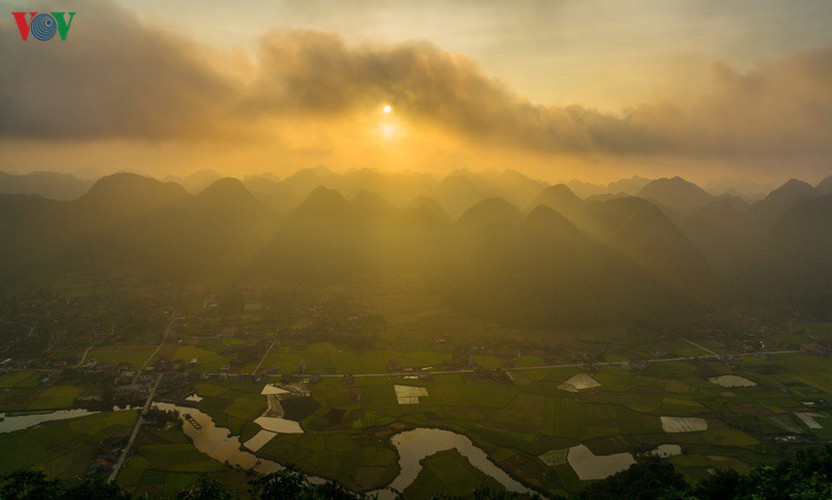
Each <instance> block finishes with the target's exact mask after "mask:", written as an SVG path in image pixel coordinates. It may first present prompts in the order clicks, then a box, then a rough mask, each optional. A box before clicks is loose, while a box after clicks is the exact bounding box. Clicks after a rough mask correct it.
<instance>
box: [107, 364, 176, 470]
mask: <svg viewBox="0 0 832 500" xmlns="http://www.w3.org/2000/svg"><path fill="white" fill-rule="evenodd" d="M164 375H165V374H164V372H163V373H160V374H159V376H158V377H156V383H155V384H153V388H152V389H151V390H150V394H148V395H147V400H145V402H144V406H143V407H142V411H141V412H140V413H139V418H137V419H136V425H135V426H133V432H132V434H130V439H129V440H128V441H127V445H126V446H125V447H124V449H123V450H122V451H121V456H120V457H118V462H116V464H115V465H114V466H113V471H112V472H111V473H110V476H109V477H107V482H108V483H112V482H113V481H115V480H116V478H117V477H118V473H119V471H121V468H122V467H123V466H124V462H126V461H127V455H128V454H129V453H130V449H131V448H132V447H133V442H134V441H136V436H138V435H139V430H140V429H141V427H142V424H143V423H144V418H143V417H144V415H145V414H146V413H147V410H148V409H149V408H150V404H151V403H153V397H154V396H156V389H158V388H159V383H160V382H161V381H162V377H163V376H164Z"/></svg>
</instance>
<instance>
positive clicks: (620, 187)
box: [607, 175, 651, 195]
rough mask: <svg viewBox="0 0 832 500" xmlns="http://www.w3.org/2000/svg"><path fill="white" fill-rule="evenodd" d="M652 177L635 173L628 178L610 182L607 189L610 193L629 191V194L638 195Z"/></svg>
mask: <svg viewBox="0 0 832 500" xmlns="http://www.w3.org/2000/svg"><path fill="white" fill-rule="evenodd" d="M650 182H651V179H647V178H644V177H640V176H638V175H634V176H632V177H630V178H627V179H620V180H617V181H615V182H610V183H609V184H608V185H607V191H609V192H610V193H627V194H629V195H636V194H638V192H639V191H641V190H642V189H643V188H644V186H646V185H647V184H649V183H650Z"/></svg>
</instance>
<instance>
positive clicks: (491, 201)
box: [456, 198, 523, 229]
mask: <svg viewBox="0 0 832 500" xmlns="http://www.w3.org/2000/svg"><path fill="white" fill-rule="evenodd" d="M522 218H523V214H522V213H521V212H520V209H519V208H517V207H515V206H514V205H512V204H511V203H509V202H507V201H506V200H504V199H502V198H486V199H484V200H482V201H481V202H479V203H477V204H476V205H474V206H472V207H471V208H469V209H468V210H466V211H465V213H464V214H462V215H461V216H460V217H459V219H458V220H457V221H456V224H457V226H458V227H460V228H464V229H478V228H481V227H483V226H488V225H492V224H503V223H511V224H514V223H517V222H519V221H520V219H522Z"/></svg>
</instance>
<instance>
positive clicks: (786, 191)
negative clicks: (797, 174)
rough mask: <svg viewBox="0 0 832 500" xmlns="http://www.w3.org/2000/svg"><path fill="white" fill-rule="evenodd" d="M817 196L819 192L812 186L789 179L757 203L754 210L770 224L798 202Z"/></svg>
mask: <svg viewBox="0 0 832 500" xmlns="http://www.w3.org/2000/svg"><path fill="white" fill-rule="evenodd" d="M816 195H817V191H815V188H813V187H812V186H811V185H809V184H807V183H805V182H803V181H800V180H797V179H789V180H788V181H787V182H786V183H785V184H783V185H782V186H780V187H779V188H777V189H775V190H774V191H772V192H771V193H769V194H768V196H766V197H765V198H764V199H763V200H761V201H760V202H758V203H756V204H755V205H754V206H753V207H752V210H753V212H754V214H755V215H756V216H757V217H758V218H759V219H760V220H761V221H762V222H763V223H770V222H774V221H776V220H777V219H778V218H780V216H781V215H783V214H784V213H786V211H787V210H789V209H790V208H792V207H793V206H794V205H795V204H796V203H797V202H798V201H800V200H802V199H804V198H811V197H813V196H816Z"/></svg>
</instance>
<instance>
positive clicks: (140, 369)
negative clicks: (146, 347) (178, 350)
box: [133, 318, 178, 384]
mask: <svg viewBox="0 0 832 500" xmlns="http://www.w3.org/2000/svg"><path fill="white" fill-rule="evenodd" d="M177 319H178V318H173V319H172V320H170V323H168V327H167V328H165V333H163V334H162V341H161V342H159V345H158V346H156V349H154V350H153V352H152V353H150V356H148V357H147V359H146V360H144V363H142V366H140V367H139V369H138V370H136V376H135V377H133V383H134V384H135V383H136V382H137V381H138V380H139V375H141V374H142V370H144V369H145V367H147V364H148V363H150V360H151V359H153V357H154V356H156V354H158V352H159V350H160V349H161V348H162V346H163V345H165V340H167V338H168V332H169V331H170V329H171V327H172V326H173V324H174V323H175V322H176V320H177Z"/></svg>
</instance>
